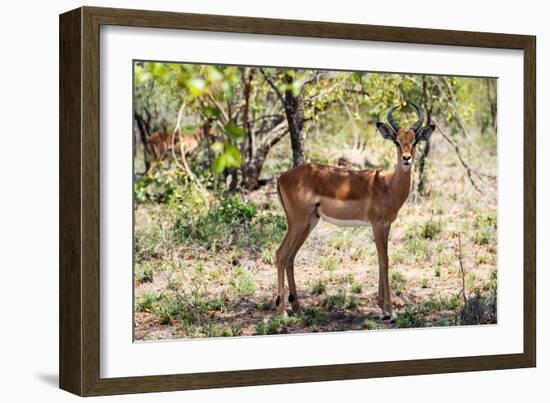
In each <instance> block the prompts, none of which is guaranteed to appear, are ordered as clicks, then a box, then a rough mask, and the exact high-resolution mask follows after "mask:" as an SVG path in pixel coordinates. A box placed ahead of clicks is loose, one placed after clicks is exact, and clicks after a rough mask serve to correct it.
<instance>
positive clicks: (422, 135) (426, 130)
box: [415, 124, 435, 143]
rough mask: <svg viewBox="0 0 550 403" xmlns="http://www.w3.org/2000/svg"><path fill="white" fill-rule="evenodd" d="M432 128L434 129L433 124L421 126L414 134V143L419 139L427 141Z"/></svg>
mask: <svg viewBox="0 0 550 403" xmlns="http://www.w3.org/2000/svg"><path fill="white" fill-rule="evenodd" d="M434 130H435V125H434V124H429V125H428V126H426V127H423V128H421V129H420V130H419V132H418V133H417V134H416V141H415V143H416V142H418V141H421V140H424V141H428V140H429V139H430V137H431V136H432V133H433V132H434Z"/></svg>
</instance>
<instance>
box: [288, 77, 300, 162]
mask: <svg viewBox="0 0 550 403" xmlns="http://www.w3.org/2000/svg"><path fill="white" fill-rule="evenodd" d="M285 83H286V84H287V86H288V87H290V88H292V83H293V78H292V76H290V75H288V74H287V75H285ZM284 99H285V114H286V118H287V121H288V130H289V132H290V144H291V146H292V162H293V164H294V166H295V167H296V166H298V165H302V164H303V163H304V162H305V154H304V140H305V139H304V137H305V136H304V133H303V129H304V100H303V98H302V95H301V94H300V95H298V96H294V94H293V93H292V90H291V89H287V90H285V97H284Z"/></svg>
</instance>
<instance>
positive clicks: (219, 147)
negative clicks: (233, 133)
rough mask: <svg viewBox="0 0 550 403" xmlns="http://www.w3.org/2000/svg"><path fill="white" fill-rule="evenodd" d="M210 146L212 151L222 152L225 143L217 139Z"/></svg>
mask: <svg viewBox="0 0 550 403" xmlns="http://www.w3.org/2000/svg"><path fill="white" fill-rule="evenodd" d="M210 148H212V151H214V152H215V153H221V152H222V151H223V143H221V142H219V141H216V142H215V143H214V144H212V146H211V147H210Z"/></svg>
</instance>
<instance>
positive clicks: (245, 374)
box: [59, 7, 536, 396]
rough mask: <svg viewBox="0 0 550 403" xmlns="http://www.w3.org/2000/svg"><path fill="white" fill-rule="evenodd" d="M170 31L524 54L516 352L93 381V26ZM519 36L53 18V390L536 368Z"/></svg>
mask: <svg viewBox="0 0 550 403" xmlns="http://www.w3.org/2000/svg"><path fill="white" fill-rule="evenodd" d="M102 25H119V26H131V27H149V28H171V29H186V30H201V31H215V32H227V33H252V34H269V35H287V36H301V37H316V38H333V39H353V40H359V41H364V40H368V41H380V42H401V43H414V44H433V45H449V46H467V47H482V48H498V49H519V50H522V51H523V52H524V56H523V57H524V77H523V83H524V99H523V105H524V110H523V114H524V133H523V136H524V154H523V155H524V222H523V225H524V234H523V239H524V244H523V256H524V267H523V276H524V285H523V286H524V289H523V298H524V307H523V309H524V327H523V345H524V348H523V353H521V354H504V355H490V356H469V357H456V358H441V359H420V360H407V361H391V362H379V363H378V362H375V363H359V364H357V363H354V364H343V365H322V366H307V367H291V368H276V369H255V370H240V371H228V372H210V373H193V374H173V375H157V376H139V377H125V378H101V377H100V315H99V312H100V311H99V301H100V300H99V293H100V277H99V247H100V236H101V234H100V225H99V220H100V214H99V205H100V196H99V189H100V172H99V165H100V164H99V160H100V147H99V130H100V127H99V110H100V105H99V99H100V97H99V91H100V80H99V72H100V58H99V52H100V49H99V47H100V45H99V44H100V41H99V35H100V26H102ZM535 46H536V45H535V37H534V36H526V35H511V34H496V33H482V32H461V31H447V30H436V29H420V28H402V27H389V26H373V25H355V24H339V23H328V22H313V21H294V20H277V19H264V18H250V17H228V16H219V15H202V14H184V13H171V12H158V11H143V10H122V9H109V8H95V7H81V8H78V9H76V10H73V11H69V12H67V13H65V14H62V15H61V16H60V88H59V91H60V162H59V163H60V223H59V225H60V277H59V278H60V283H59V285H60V294H59V299H60V308H59V309H60V311H59V315H60V316H59V320H60V344H59V353H60V356H59V361H60V387H61V388H62V389H64V390H67V391H69V392H72V393H75V394H77V395H81V396H93V395H110V394H121V393H139V392H160V391H170V390H186V389H200V388H218V387H234V386H249V385H264V384H279V383H296V382H314V381H328V380H343V379H358V378H370V377H373V378H374V377H387V376H400V375H419V374H435V373H448V372H460V371H481V370H495V369H508V368H525V367H533V366H535V363H536V347H535V346H536V307H535V301H536V287H535V276H536V273H535V272H536V216H535V215H536V212H535V208H536V149H535V147H536V140H535V133H536V132H535V130H536V127H535V125H536V123H535V122H536V119H535V117H536V116H535V110H536V95H535V89H536V76H535V75H536V72H535V60H536V47H535Z"/></svg>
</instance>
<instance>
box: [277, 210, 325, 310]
mask: <svg viewBox="0 0 550 403" xmlns="http://www.w3.org/2000/svg"><path fill="white" fill-rule="evenodd" d="M317 222H319V218H318V217H317V215H316V214H312V216H311V217H310V219H309V222H308V223H307V225H306V226H305V228H304V229H302V231H301V232H299V233H298V234H299V235H297V236H296V237H295V238H294V242H293V244H292V245H291V247H290V251H289V255H288V258H287V262H286V265H285V266H286V275H287V277H288V288H289V294H288V302H290V304H291V305H292V310H293V311H294V312H298V311H299V310H300V303H299V301H298V292H297V291H296V281H295V279H294V259H295V258H296V254H297V253H298V251H299V250H300V248H301V247H302V245H303V244H304V242H305V241H306V239H307V237H308V236H309V234H310V233H311V231H312V230H313V228H315V226H316V225H317Z"/></svg>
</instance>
